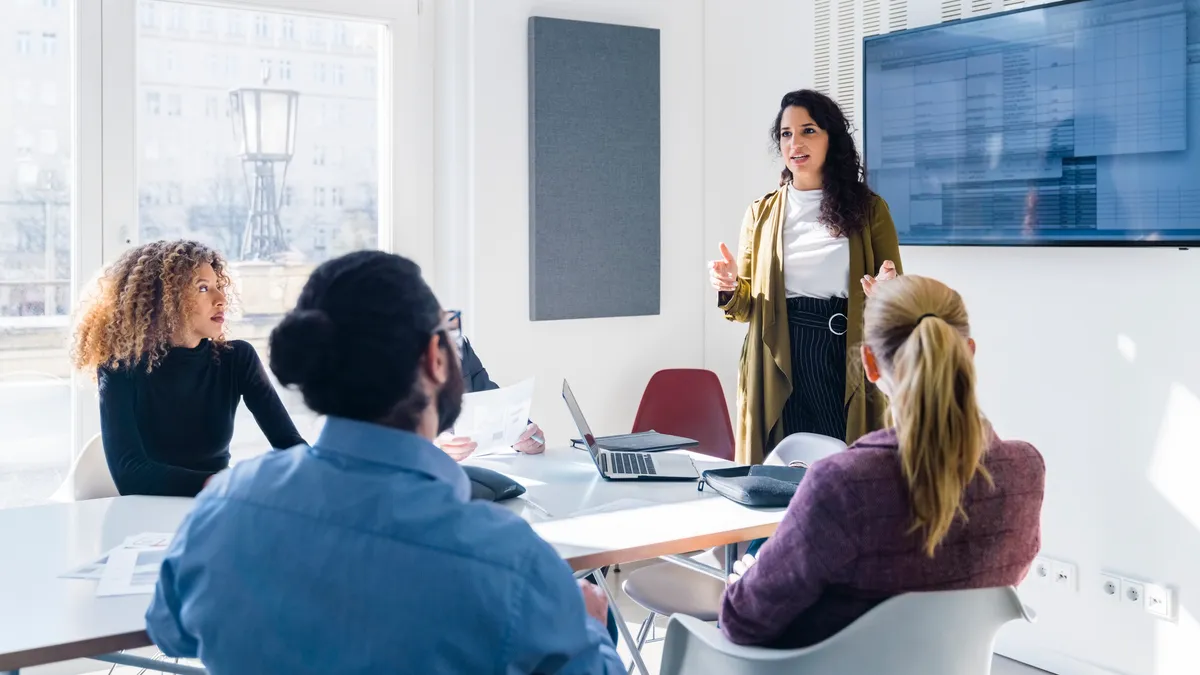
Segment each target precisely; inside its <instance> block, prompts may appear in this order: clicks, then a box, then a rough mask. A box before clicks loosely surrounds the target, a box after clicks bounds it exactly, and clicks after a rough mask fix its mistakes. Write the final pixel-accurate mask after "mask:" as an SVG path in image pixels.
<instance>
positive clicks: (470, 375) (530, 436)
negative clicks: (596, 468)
mask: <svg viewBox="0 0 1200 675" xmlns="http://www.w3.org/2000/svg"><path fill="white" fill-rule="evenodd" d="M445 320H446V325H447V326H449V327H450V330H451V331H452V333H453V335H454V341H455V342H456V343H457V344H458V353H459V356H460V358H461V362H462V364H461V365H462V377H463V387H464V389H465V390H466V393H468V394H469V393H472V392H476V391H488V390H491V389H499V388H500V385H498V384H496V383H495V382H493V381H492V378H491V376H489V375H488V371H487V368H484V367H483V361H482V360H480V358H479V355H478V354H476V353H475V348H474V347H472V346H471V341H470V340H468V339H467V337H466V336H465V335H464V334H463V330H462V312H459V311H448V312H446V313H445ZM434 443H435V444H437V446H438V447H439V448H441V449H442V450H444V451H445V452H446V454H447V455H450V456H451V457H453V458H454V461H456V462H461V461H462V460H464V459H466V458H467V457H470V456H471V453H472V452H475V450H476V449H478V444H476V443H475V442H474V441H472V440H471V439H470V438H464V437H460V436H455V435H454V434H452V433H449V432H447V433H444V434H441V435H440V436H438V437H437V439H436V440H434ZM513 450H516V451H517V452H521V453H525V454H527V455H536V454H539V453H542V452H545V451H546V436H545V434H543V433H542V430H541V428H540V427H538V425H536V424H534V423H533V422H532V421H531V422H530V423H529V426H528V427H527V428H526V429H525V433H523V434H521V438H520V440H518V441H517V443H516V445H514V446H513Z"/></svg>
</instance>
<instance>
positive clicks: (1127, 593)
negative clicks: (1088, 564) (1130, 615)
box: [1098, 572, 1175, 622]
mask: <svg viewBox="0 0 1200 675" xmlns="http://www.w3.org/2000/svg"><path fill="white" fill-rule="evenodd" d="M1114 587H1115V588H1117V589H1119V592H1118V594H1117V595H1116V597H1115V598H1114V597H1113V594H1112V590H1113V588H1114ZM1098 588H1099V589H1100V592H1101V593H1102V594H1103V595H1104V597H1106V598H1109V599H1111V600H1114V601H1115V602H1116V603H1117V604H1120V605H1121V606H1123V607H1127V608H1129V609H1132V610H1138V611H1143V612H1145V613H1147V614H1149V615H1150V616H1153V617H1156V618H1159V619H1163V620H1166V621H1171V622H1174V621H1175V593H1174V591H1172V589H1170V588H1168V587H1166V586H1163V585H1161V584H1154V583H1150V582H1148V581H1139V580H1137V579H1130V578H1128V577H1120V576H1117V575H1115V574H1109V573H1107V572H1105V573H1102V574H1101V575H1100V584H1099V585H1098Z"/></svg>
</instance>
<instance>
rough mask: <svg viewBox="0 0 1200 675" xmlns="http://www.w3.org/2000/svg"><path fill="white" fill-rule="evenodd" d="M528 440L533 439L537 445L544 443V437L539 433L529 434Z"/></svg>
mask: <svg viewBox="0 0 1200 675" xmlns="http://www.w3.org/2000/svg"><path fill="white" fill-rule="evenodd" d="M529 440H531V441H533V442H534V443H537V444H538V445H545V444H546V439H544V438H542V437H541V435H540V434H534V435H532V436H530V437H529Z"/></svg>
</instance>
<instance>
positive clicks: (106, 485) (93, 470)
mask: <svg viewBox="0 0 1200 675" xmlns="http://www.w3.org/2000/svg"><path fill="white" fill-rule="evenodd" d="M117 496H120V493H119V492H117V484H116V483H114V482H113V479H112V474H111V473H110V472H109V470H108V460H107V459H106V458H105V457H104V443H103V442H102V441H101V439H100V434H96V435H95V436H93V437H92V439H91V440H90V441H88V442H87V444H86V445H84V446H83V452H81V453H79V456H78V457H76V458H75V461H74V463H72V464H71V470H70V471H69V472H67V478H66V480H64V481H63V484H62V486H60V487H59V488H58V491H57V492H55V493H54V496H52V497H51V498H50V499H51V500H52V501H56V502H78V501H84V500H87V499H104V498H105V497H117Z"/></svg>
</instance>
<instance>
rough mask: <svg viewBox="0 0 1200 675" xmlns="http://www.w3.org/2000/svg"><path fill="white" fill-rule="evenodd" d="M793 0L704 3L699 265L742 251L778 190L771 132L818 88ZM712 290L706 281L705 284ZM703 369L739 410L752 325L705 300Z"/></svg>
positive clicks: (808, 31) (709, 295) (806, 24)
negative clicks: (796, 94)
mask: <svg viewBox="0 0 1200 675" xmlns="http://www.w3.org/2000/svg"><path fill="white" fill-rule="evenodd" d="M803 4H804V3H797V2H795V1H794V0H738V2H727V1H724V0H708V1H707V2H705V3H704V71H705V77H704V190H703V192H704V216H705V218H704V241H703V248H702V256H701V259H700V260H698V261H697V266H698V267H699V268H700V270H701V272H702V273H703V274H704V275H707V270H706V268H705V264H706V263H707V261H708V260H710V259H714V258H716V257H718V255H719V252H718V245H719V244H720V243H721V242H725V243H726V244H728V245H729V248H730V250H737V241H738V234H739V230H740V229H741V224H742V216H743V215H744V214H745V212H746V207H747V206H749V205H750V203H751V202H752V201H754V200H755V199H758V198H759V197H761V196H763V195H765V194H767V193H768V192H770V191H772V190H774V189H775V188H777V187H778V185H779V170H780V168H781V164H780V162H779V159H778V157H776V156H775V153H774V151H773V150H772V148H771V146H772V143H771V138H770V134H769V131H770V128H771V125H772V123H774V121H775V113H776V112H777V110H778V107H777V106H778V105H779V100H780V99H781V98H782V97H783V95H784V94H785V93H787V92H788V91H791V90H793V89H799V88H801V87H805V86H811V84H812V60H811V58H809V53H810V51H811V45H812V41H813V26H812V22H811V21H809V20H804V17H805V14H806V13H805V12H803V11H802V7H803ZM701 283H702V284H704V287H705V289H707V283H708V282H707V278H704V279H703V280H702V282H701ZM703 314H704V333H705V349H704V366H705V367H706V368H708V369H709V370H712V371H714V372H716V373H717V375H719V376H720V378H721V381H722V383H723V384H724V385H725V389H726V393H727V397H728V400H729V407H730V411H731V412H732V411H734V410H735V409H734V407H733V406H734V403H735V400H734V399H735V394H736V386H737V368H738V358H739V355H740V354H741V350H742V341H743V340H744V339H745V336H746V326H745V324H732V323H729V322H728V321H726V320H725V318H724V316H723V315H722V314H721V312H719V311H717V309H716V294H715V293H713V292H711V291H708V290H706V291H705V293H704V297H703Z"/></svg>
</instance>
